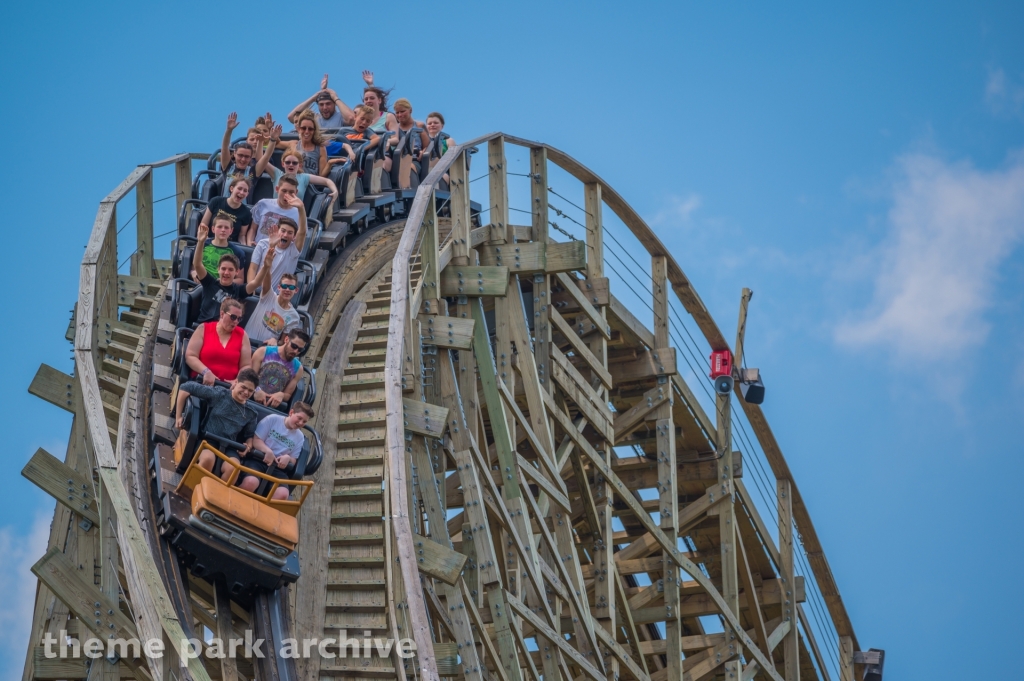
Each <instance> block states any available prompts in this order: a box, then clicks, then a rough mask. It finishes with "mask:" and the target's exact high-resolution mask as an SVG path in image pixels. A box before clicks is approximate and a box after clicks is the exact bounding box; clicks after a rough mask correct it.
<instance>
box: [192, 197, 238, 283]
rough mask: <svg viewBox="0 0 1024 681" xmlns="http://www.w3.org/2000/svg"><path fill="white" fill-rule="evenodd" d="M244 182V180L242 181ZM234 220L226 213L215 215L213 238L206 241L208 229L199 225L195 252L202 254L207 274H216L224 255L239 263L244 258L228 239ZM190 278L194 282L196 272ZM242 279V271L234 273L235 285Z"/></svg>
mask: <svg viewBox="0 0 1024 681" xmlns="http://www.w3.org/2000/svg"><path fill="white" fill-rule="evenodd" d="M243 181H244V180H243ZM234 222H235V221H234V219H233V218H232V216H231V215H229V214H227V213H217V216H216V217H215V218H213V238H212V239H207V238H206V237H207V234H209V231H210V228H208V227H207V226H206V225H203V224H200V225H199V232H198V234H197V235H196V237H197V238H196V250H197V251H199V250H201V251H202V252H203V255H202V260H203V267H204V268H206V271H207V272H216V271H217V269H218V268H219V267H220V260H221V258H222V257H223V256H225V255H229V254H230V255H234V256H235V257H236V258H238V261H239V262H242V260H243V259H244V258H245V252H244V251H242V249H241V248H239V247H238V246H237V245H235V244H233V243H231V242H230V241H229V240H228V239H229V238H230V237H231V230H232V229H233V227H234ZM192 278H193V279H195V280H196V281H199V280H198V279H196V272H195V271H194V270H193V272H192ZM244 279H245V278H244V277H243V276H242V271H241V270H238V271H236V272H235V283H236V284H241V283H244Z"/></svg>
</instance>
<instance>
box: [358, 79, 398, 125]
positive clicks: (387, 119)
mask: <svg viewBox="0 0 1024 681" xmlns="http://www.w3.org/2000/svg"><path fill="white" fill-rule="evenodd" d="M363 82H364V83H366V87H365V88H364V89H363V106H368V107H370V109H372V110H373V122H372V123H370V129H371V130H373V131H374V132H376V133H381V132H386V131H388V130H392V131H397V130H398V119H397V118H395V114H393V113H388V95H389V94H391V91H390V90H383V89H381V88H379V87H376V86H374V84H373V71H363Z"/></svg>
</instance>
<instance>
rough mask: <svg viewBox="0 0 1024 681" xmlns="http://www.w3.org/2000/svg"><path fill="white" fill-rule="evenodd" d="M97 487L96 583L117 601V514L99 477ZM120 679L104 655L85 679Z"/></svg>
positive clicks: (118, 673) (117, 669)
mask: <svg viewBox="0 0 1024 681" xmlns="http://www.w3.org/2000/svg"><path fill="white" fill-rule="evenodd" d="M96 487H97V489H98V491H99V499H98V500H97V501H98V502H99V503H98V504H97V507H98V509H99V512H100V513H99V515H100V525H99V527H97V528H96V532H95V535H96V536H97V537H98V538H99V542H98V547H97V548H98V550H97V552H96V561H97V562H98V563H99V564H100V583H99V587H100V591H101V592H103V595H104V596H106V597H107V598H109V599H110V602H111V603H117V602H118V601H119V600H120V595H119V594H118V577H117V561H118V555H117V529H116V527H117V526H116V523H117V515H116V514H115V513H114V507H113V505H112V504H111V503H110V497H109V495H108V494H107V490H106V488H105V487H104V485H103V482H102V481H100V483H99V484H98V485H96ZM119 680H120V669H119V664H118V663H117V662H115V663H114V664H111V663H110V662H109V661H108V660H106V659H99V660H96V661H95V662H93V663H92V665H91V666H90V667H89V679H88V681H119Z"/></svg>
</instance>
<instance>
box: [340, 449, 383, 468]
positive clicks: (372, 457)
mask: <svg viewBox="0 0 1024 681" xmlns="http://www.w3.org/2000/svg"><path fill="white" fill-rule="evenodd" d="M383 463H384V452H367V453H365V454H353V455H352V456H345V457H335V459H334V466H335V468H340V467H342V466H373V465H379V464H383Z"/></svg>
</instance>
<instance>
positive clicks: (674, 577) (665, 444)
mask: <svg viewBox="0 0 1024 681" xmlns="http://www.w3.org/2000/svg"><path fill="white" fill-rule="evenodd" d="M651 284H652V291H653V293H654V301H653V305H652V307H653V308H654V350H655V351H660V350H667V349H668V347H669V326H668V323H669V322H668V314H669V311H668V291H669V284H668V258H666V257H665V256H663V255H655V256H652V257H651ZM658 383H659V384H663V385H664V386H665V389H666V390H668V391H670V394H671V390H672V386H671V385H670V384H669V382H668V377H667V376H659V377H658ZM656 414H657V417H658V420H657V424H656V426H655V428H656V430H655V432H656V442H657V457H658V490H659V495H658V498H659V502H658V508H659V511H660V514H659V518H658V521H659V522H658V524H659V526H660V527H661V529H662V531H663V532H664V533H665V536H666V537H668V539H669V541H671V542H672V543H673V544H675V543H676V538H677V536H678V531H679V484H678V464H677V462H676V426H675V423H674V422H673V421H672V400H671V399H669V400H668V401H667V402H665V403H664V404H662V405H661V406H660V407H658V409H657V412H656ZM662 583H663V585H664V586H663V588H664V593H665V646H666V647H665V657H666V661H667V663H668V665H667V667H666V669H667V670H668V678H670V679H678V678H680V676H681V675H682V652H683V651H682V648H681V644H680V637H681V636H682V628H681V623H680V621H679V583H680V577H679V567H678V566H677V565H676V563H675V561H674V560H673V559H672V558H671V557H670V556H669V555H668V554H667V553H666V554H664V559H663V566H662Z"/></svg>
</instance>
